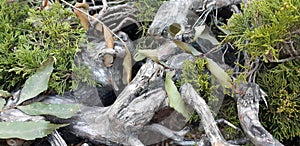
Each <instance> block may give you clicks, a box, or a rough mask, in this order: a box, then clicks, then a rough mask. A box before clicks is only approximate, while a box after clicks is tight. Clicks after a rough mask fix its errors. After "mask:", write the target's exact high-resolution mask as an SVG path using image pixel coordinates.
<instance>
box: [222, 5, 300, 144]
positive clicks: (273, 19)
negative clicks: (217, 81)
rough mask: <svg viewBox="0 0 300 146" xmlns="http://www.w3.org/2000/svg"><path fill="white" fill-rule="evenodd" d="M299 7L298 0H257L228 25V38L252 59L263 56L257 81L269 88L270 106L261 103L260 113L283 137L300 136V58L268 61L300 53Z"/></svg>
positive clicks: (264, 123) (268, 127)
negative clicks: (281, 61) (261, 67)
mask: <svg viewBox="0 0 300 146" xmlns="http://www.w3.org/2000/svg"><path fill="white" fill-rule="evenodd" d="M299 8H300V1H299V0H277V1H274V0H254V1H251V2H249V3H246V4H243V5H242V13H240V14H234V15H233V16H232V17H231V18H230V19H229V20H228V25H227V26H226V28H227V29H228V30H230V34H229V35H228V36H227V37H226V41H225V42H227V41H229V42H231V43H232V44H233V45H234V46H236V47H237V49H239V50H240V51H244V52H246V53H248V54H249V55H250V57H251V58H250V62H251V61H253V60H254V59H255V58H258V59H260V60H263V62H262V63H261V64H262V65H263V69H261V70H256V71H258V72H259V75H258V77H257V83H258V84H259V85H260V87H261V88H262V89H263V90H264V91H266V92H267V94H268V97H267V101H268V104H269V107H268V108H267V107H265V106H260V107H261V111H260V113H259V116H260V120H261V122H262V123H263V125H264V126H265V127H266V128H267V129H268V130H269V131H270V133H271V134H273V135H274V136H275V137H276V138H277V139H279V140H281V141H283V140H286V139H293V138H294V137H299V136H300V128H299V127H300V120H299V113H300V102H299V101H300V91H299V87H300V84H299V81H300V70H299V68H300V62H299V60H287V61H286V62H284V63H268V62H269V61H276V60H279V59H287V58H289V57H292V56H299V55H300V53H299V52H300V43H299V40H300V33H299V31H300V29H299V28H300V11H299ZM242 67H243V66H242ZM244 68H247V66H244Z"/></svg>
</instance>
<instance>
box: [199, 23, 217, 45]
mask: <svg viewBox="0 0 300 146" xmlns="http://www.w3.org/2000/svg"><path fill="white" fill-rule="evenodd" d="M195 31H196V32H195V37H194V40H197V39H198V38H199V37H200V38H202V39H206V40H208V41H210V42H211V43H212V44H213V45H219V41H218V40H217V39H216V38H215V37H213V36H212V35H210V34H209V30H208V28H207V27H206V26H205V25H200V26H197V27H195Z"/></svg>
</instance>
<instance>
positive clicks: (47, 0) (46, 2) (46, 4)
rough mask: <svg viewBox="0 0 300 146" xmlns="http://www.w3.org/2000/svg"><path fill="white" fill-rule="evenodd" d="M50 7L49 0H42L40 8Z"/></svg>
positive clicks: (46, 8)
mask: <svg viewBox="0 0 300 146" xmlns="http://www.w3.org/2000/svg"><path fill="white" fill-rule="evenodd" d="M50 8H51V4H50V2H49V0H43V3H42V6H41V7H40V10H49V9H50Z"/></svg>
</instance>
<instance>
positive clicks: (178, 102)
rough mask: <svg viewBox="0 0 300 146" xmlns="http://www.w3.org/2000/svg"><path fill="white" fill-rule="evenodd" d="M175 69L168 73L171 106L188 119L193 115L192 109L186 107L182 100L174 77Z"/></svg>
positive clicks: (167, 84) (167, 80) (167, 87)
mask: <svg viewBox="0 0 300 146" xmlns="http://www.w3.org/2000/svg"><path fill="white" fill-rule="evenodd" d="M174 74H175V71H172V72H167V73H166V81H165V88H166V91H167V94H168V98H169V104H170V107H172V108H174V109H175V110H176V111H178V112H179V113H181V114H182V115H183V116H184V117H185V118H186V119H189V118H190V117H191V113H190V111H189V110H188V109H187V108H186V106H185V103H184V101H183V100H182V98H181V96H180V93H179V92H178V90H177V88H176V86H175V84H174V82H173V80H172V77H173V76H174Z"/></svg>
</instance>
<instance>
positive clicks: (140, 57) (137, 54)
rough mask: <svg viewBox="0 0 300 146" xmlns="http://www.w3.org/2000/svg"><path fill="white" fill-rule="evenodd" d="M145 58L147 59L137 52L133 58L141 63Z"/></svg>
mask: <svg viewBox="0 0 300 146" xmlns="http://www.w3.org/2000/svg"><path fill="white" fill-rule="evenodd" d="M145 58H146V56H144V55H142V54H141V53H139V52H136V53H135V54H134V56H133V59H134V60H135V61H141V60H143V59H145Z"/></svg>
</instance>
